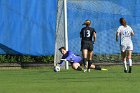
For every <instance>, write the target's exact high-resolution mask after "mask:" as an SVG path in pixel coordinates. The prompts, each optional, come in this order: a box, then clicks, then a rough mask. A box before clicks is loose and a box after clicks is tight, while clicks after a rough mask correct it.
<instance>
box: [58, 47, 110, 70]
mask: <svg viewBox="0 0 140 93" xmlns="http://www.w3.org/2000/svg"><path fill="white" fill-rule="evenodd" d="M59 51H60V52H61V53H62V55H63V56H62V59H65V60H66V61H68V62H69V63H71V66H72V68H73V69H74V70H78V71H82V67H81V65H82V63H83V60H82V58H81V57H80V56H77V55H75V54H74V53H73V52H71V51H66V49H65V47H61V48H59ZM63 63H64V60H61V61H60V63H58V64H59V65H60V66H62V65H63ZM90 68H91V69H95V70H107V69H103V68H101V67H100V66H96V65H93V64H91V66H90Z"/></svg>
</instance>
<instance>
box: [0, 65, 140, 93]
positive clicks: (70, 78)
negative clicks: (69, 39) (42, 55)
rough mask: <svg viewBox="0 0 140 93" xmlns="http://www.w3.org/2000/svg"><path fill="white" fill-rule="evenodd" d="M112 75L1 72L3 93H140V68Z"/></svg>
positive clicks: (48, 70) (115, 68) (118, 68)
mask: <svg viewBox="0 0 140 93" xmlns="http://www.w3.org/2000/svg"><path fill="white" fill-rule="evenodd" d="M106 68H108V70H109V71H95V70H93V71H91V72H90V73H88V72H87V73H84V72H80V71H74V70H72V69H70V70H68V71H66V70H63V71H60V72H53V69H52V68H32V69H5V70H2V69H0V93H140V88H139V87H140V66H133V71H132V73H123V71H122V70H123V68H122V66H108V67H106Z"/></svg>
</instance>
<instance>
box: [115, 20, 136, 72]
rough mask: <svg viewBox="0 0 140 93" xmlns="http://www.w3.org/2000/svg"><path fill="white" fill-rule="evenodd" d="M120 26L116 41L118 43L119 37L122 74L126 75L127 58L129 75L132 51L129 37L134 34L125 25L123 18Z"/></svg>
mask: <svg viewBox="0 0 140 93" xmlns="http://www.w3.org/2000/svg"><path fill="white" fill-rule="evenodd" d="M120 24H121V26H119V28H118V30H117V33H116V41H118V37H119V36H120V49H121V56H122V60H123V62H124V72H125V73H127V70H128V69H127V58H128V63H129V71H128V72H129V73H131V70H132V59H131V55H132V51H133V43H132V40H131V36H133V35H134V32H133V30H132V28H131V27H130V26H128V25H127V24H126V21H125V19H124V18H120Z"/></svg>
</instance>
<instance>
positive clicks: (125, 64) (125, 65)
mask: <svg viewBox="0 0 140 93" xmlns="http://www.w3.org/2000/svg"><path fill="white" fill-rule="evenodd" d="M124 69H125V70H127V63H126V61H124Z"/></svg>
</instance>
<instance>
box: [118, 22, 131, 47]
mask: <svg viewBox="0 0 140 93" xmlns="http://www.w3.org/2000/svg"><path fill="white" fill-rule="evenodd" d="M117 32H118V34H119V35H120V43H121V45H126V44H127V45H128V44H132V40H131V33H132V32H133V30H132V28H131V27H130V26H128V25H126V27H124V26H122V25H121V26H119V28H118V30H117Z"/></svg>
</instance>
